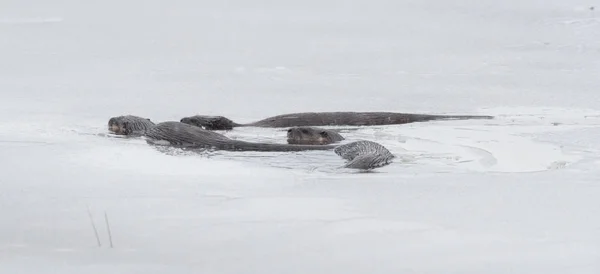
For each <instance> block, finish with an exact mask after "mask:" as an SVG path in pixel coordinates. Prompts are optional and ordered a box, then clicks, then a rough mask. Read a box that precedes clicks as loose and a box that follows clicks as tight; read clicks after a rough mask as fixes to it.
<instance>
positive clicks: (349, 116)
mask: <svg viewBox="0 0 600 274" xmlns="http://www.w3.org/2000/svg"><path fill="white" fill-rule="evenodd" d="M493 118H494V117H493V116H480V115H431V114H413V113H398V112H302V113H290V114H283V115H277V116H273V117H269V118H265V119H262V120H260V121H256V122H252V123H247V124H240V123H236V122H233V121H232V120H231V119H228V118H226V117H223V116H207V115H194V116H189V117H184V118H182V119H181V120H180V122H182V123H186V124H190V125H195V126H198V127H202V128H204V129H208V130H229V129H233V128H234V127H272V128H280V127H299V126H376V125H398V124H408V123H415V122H426V121H434V120H467V119H493Z"/></svg>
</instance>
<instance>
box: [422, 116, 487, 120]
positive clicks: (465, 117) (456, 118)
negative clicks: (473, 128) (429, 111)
mask: <svg viewBox="0 0 600 274" xmlns="http://www.w3.org/2000/svg"><path fill="white" fill-rule="evenodd" d="M433 118H434V120H471V119H494V116H487V115H433Z"/></svg>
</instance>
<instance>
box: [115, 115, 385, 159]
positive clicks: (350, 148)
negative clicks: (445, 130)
mask: <svg viewBox="0 0 600 274" xmlns="http://www.w3.org/2000/svg"><path fill="white" fill-rule="evenodd" d="M108 130H109V131H111V132H113V133H115V134H118V135H126V136H142V137H144V138H145V139H146V141H147V143H148V144H152V145H168V146H174V147H179V148H187V149H218V150H228V151H282V152H283V151H305V150H331V149H333V150H334V152H335V153H336V154H337V155H339V156H341V157H342V158H344V159H346V160H348V163H347V164H346V165H345V167H347V168H355V169H366V170H370V169H373V168H378V167H382V166H385V165H388V164H390V163H391V162H392V160H393V159H394V158H395V156H394V155H393V154H391V153H390V152H389V151H388V150H387V149H386V148H385V147H383V146H381V145H380V144H377V143H375V142H371V141H357V142H352V143H348V144H344V145H340V146H335V145H300V144H272V143H253V142H246V141H238V140H232V139H230V138H228V137H226V136H224V135H222V134H219V133H216V132H214V131H209V130H205V129H202V128H200V127H197V126H193V125H189V124H185V123H181V122H175V121H167V122H162V123H158V124H154V123H153V122H151V121H150V120H149V119H146V118H143V117H139V116H133V115H125V116H118V117H112V118H110V119H109V122H108Z"/></svg>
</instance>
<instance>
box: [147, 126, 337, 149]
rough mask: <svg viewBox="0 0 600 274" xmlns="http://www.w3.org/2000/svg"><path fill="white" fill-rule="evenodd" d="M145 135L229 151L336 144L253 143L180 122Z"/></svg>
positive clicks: (152, 140) (155, 141)
mask: <svg viewBox="0 0 600 274" xmlns="http://www.w3.org/2000/svg"><path fill="white" fill-rule="evenodd" d="M145 137H146V138H147V140H148V141H149V142H150V143H153V144H164V142H168V145H172V146H177V147H186V148H203V149H217V150H229V151H304V150H330V149H334V148H335V147H336V146H326V145H290V144H271V143H254V142H245V141H238V140H232V139H230V138H228V137H226V136H224V135H221V134H219V133H216V132H213V131H208V130H205V129H202V128H199V127H196V126H192V125H188V124H184V123H181V122H175V121H173V122H162V123H158V124H156V126H154V127H152V128H150V129H149V130H148V131H146V134H145Z"/></svg>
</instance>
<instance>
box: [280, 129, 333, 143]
mask: <svg viewBox="0 0 600 274" xmlns="http://www.w3.org/2000/svg"><path fill="white" fill-rule="evenodd" d="M326 137H327V135H326V134H325V135H324V134H321V131H320V130H315V129H312V128H306V127H294V128H290V129H288V131H287V138H288V144H296V145H328V144H331V143H332V140H330V139H329V138H326Z"/></svg>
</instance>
